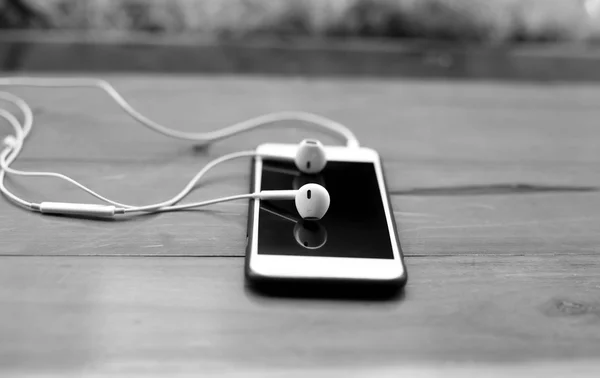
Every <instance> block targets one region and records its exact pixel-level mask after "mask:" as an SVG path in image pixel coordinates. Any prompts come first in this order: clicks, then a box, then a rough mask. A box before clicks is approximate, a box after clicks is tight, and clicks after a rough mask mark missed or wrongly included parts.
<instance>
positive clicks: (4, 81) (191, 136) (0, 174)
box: [0, 77, 359, 214]
mask: <svg viewBox="0 0 600 378" xmlns="http://www.w3.org/2000/svg"><path fill="white" fill-rule="evenodd" d="M2 85H4V86H28V87H59V88H69V87H96V88H100V89H102V90H104V91H105V92H106V93H108V95H109V96H110V97H111V98H112V99H113V100H115V102H116V103H117V104H118V105H119V106H120V107H121V108H122V109H123V110H124V111H125V112H126V113H128V114H129V115H130V116H131V117H133V118H134V119H135V120H136V121H138V122H139V123H141V124H142V125H144V126H146V127H148V128H150V129H152V130H154V131H156V132H158V133H161V134H163V135H166V136H169V137H173V138H178V139H183V140H189V141H195V142H200V143H204V144H208V143H211V142H216V141H219V140H222V139H225V138H228V137H231V136H234V135H236V134H240V133H243V132H247V131H250V130H253V129H256V128H258V127H263V126H267V125H271V124H274V123H277V122H283V121H301V122H305V123H307V124H309V125H313V126H319V127H321V128H323V129H325V130H327V131H330V132H332V133H334V134H336V135H337V136H341V137H343V138H344V139H345V140H346V144H347V146H348V147H358V146H359V143H358V140H357V139H356V137H355V136H354V134H353V133H352V132H351V131H350V130H349V129H348V128H346V127H345V126H344V125H342V124H340V123H338V122H335V121H333V120H330V119H328V118H325V117H321V116H318V115H316V114H312V113H306V112H293V111H288V112H279V113H271V114H267V115H263V116H259V117H256V118H253V119H250V120H247V121H243V122H239V123H236V124H234V125H231V126H229V127H225V128H223V129H221V130H215V131H210V132H205V133H190V132H183V131H178V130H173V129H170V128H167V127H165V126H163V125H161V124H159V123H156V122H154V121H152V120H150V119H149V118H147V117H145V116H143V115H142V114H141V113H139V112H138V111H136V110H135V109H134V108H133V107H132V106H131V105H130V104H129V103H128V102H127V101H126V100H125V99H124V98H123V97H122V96H121V95H120V94H119V93H118V92H117V91H116V90H115V88H114V87H113V86H112V85H111V84H109V83H108V82H106V81H104V80H100V79H86V78H83V79H69V78H65V79H62V78H61V79H45V78H28V77H20V78H19V77H14V78H6V77H5V78H0V86H2ZM0 100H4V101H7V102H10V103H12V104H14V105H15V106H17V107H18V108H19V110H20V111H21V112H22V113H23V123H22V124H21V123H20V122H19V121H18V119H17V118H16V117H15V116H14V115H12V114H11V113H10V112H8V111H6V110H4V109H0V118H4V119H5V120H6V121H7V122H8V123H9V124H10V125H11V126H12V127H13V129H14V131H15V135H14V136H12V135H9V136H7V137H5V138H4V140H3V145H4V148H3V150H2V151H1V152H0V191H1V192H2V193H3V194H4V195H5V196H6V197H7V198H8V199H9V200H11V201H12V202H14V203H15V204H16V205H18V206H21V207H24V208H27V209H29V210H34V211H40V204H37V203H31V202H27V201H25V200H23V199H21V198H19V197H18V196H16V195H15V194H13V193H12V192H10V191H9V190H8V189H7V188H6V186H5V185H4V178H5V175H6V173H10V174H15V175H21V176H34V177H54V178H59V179H62V180H65V181H67V182H69V183H71V184H73V185H75V186H77V187H79V188H80V189H82V190H84V191H85V192H87V193H88V194H90V195H92V196H94V197H96V198H98V199H99V200H101V201H104V202H106V203H108V204H111V205H114V206H117V207H119V208H117V209H116V211H117V213H121V214H122V213H132V212H165V211H174V210H183V209H190V208H197V207H203V206H208V205H211V204H216V203H221V202H227V201H234V200H239V199H247V198H255V196H256V194H253V193H251V194H241V195H234V196H229V197H223V198H217V199H213V200H208V201H202V202H195V203H190V204H184V205H176V204H177V203H178V202H179V201H181V200H182V199H183V198H185V197H186V196H187V195H188V194H189V193H190V192H191V191H192V190H193V188H194V186H195V185H196V184H197V183H198V182H199V181H200V179H201V178H202V177H203V176H204V175H205V174H206V173H207V172H208V171H209V170H210V169H212V168H214V167H215V166H216V165H218V164H221V163H224V162H226V161H229V160H233V159H237V158H241V157H249V156H254V155H255V151H241V152H235V153H231V154H227V155H224V156H221V157H219V158H217V159H215V160H213V161H211V162H209V163H208V164H207V165H206V166H205V167H204V168H203V169H202V170H200V172H198V173H197V174H196V175H195V176H194V178H192V180H191V181H190V182H189V183H188V184H187V185H186V186H185V188H184V189H183V190H182V191H181V192H179V193H178V194H177V195H175V196H174V197H172V198H170V199H169V200H166V201H163V202H160V203H157V204H152V205H146V206H132V205H126V204H122V203H120V202H116V201H113V200H110V199H108V198H105V197H103V196H101V195H100V194H98V193H96V192H94V191H93V190H91V189H90V188H88V187H86V186H85V185H83V184H81V183H79V182H78V181H76V180H74V179H72V178H70V177H69V176H66V175H63V174H60V173H56V172H36V171H22V170H18V169H13V168H11V167H10V165H11V164H12V163H13V162H14V161H15V160H16V158H17V156H18V155H19V154H20V152H21V150H22V148H23V145H24V143H25V140H26V139H27V137H28V136H29V133H30V132H31V129H32V127H33V112H32V110H31V108H30V107H29V105H28V104H27V102H26V101H24V100H23V99H21V98H20V97H18V96H15V95H13V94H11V93H8V92H0ZM85 206H96V205H85Z"/></svg>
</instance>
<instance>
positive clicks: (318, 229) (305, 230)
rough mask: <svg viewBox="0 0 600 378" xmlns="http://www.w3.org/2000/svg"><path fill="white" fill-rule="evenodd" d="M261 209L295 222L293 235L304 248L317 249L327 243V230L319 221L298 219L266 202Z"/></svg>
mask: <svg viewBox="0 0 600 378" xmlns="http://www.w3.org/2000/svg"><path fill="white" fill-rule="evenodd" d="M261 209H263V210H265V211H268V212H269V213H271V214H273V215H276V216H278V217H280V218H282V219H285V220H287V221H290V222H293V223H295V225H294V231H293V235H294V239H295V240H296V243H298V245H300V246H302V247H304V248H306V249H319V248H321V247H323V246H324V245H325V243H327V230H326V229H325V227H324V226H323V225H322V224H321V222H318V221H311V220H304V219H298V218H295V217H293V216H292V215H289V214H284V213H283V212H281V211H279V210H276V209H275V208H273V207H272V206H268V205H266V204H262V205H261Z"/></svg>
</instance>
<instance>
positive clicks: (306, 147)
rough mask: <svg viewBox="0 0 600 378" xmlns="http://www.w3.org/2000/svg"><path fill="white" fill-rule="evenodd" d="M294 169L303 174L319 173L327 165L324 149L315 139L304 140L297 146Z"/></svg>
mask: <svg viewBox="0 0 600 378" xmlns="http://www.w3.org/2000/svg"><path fill="white" fill-rule="evenodd" d="M294 163H296V167H297V168H298V169H299V170H300V172H303V173H310V174H314V173H319V172H321V171H322V170H323V168H325V166H326V165H327V157H326V156H325V148H324V147H323V144H321V142H319V141H318V140H316V139H304V140H303V141H302V142H300V145H299V146H298V151H296V157H295V158H294Z"/></svg>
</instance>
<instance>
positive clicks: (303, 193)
mask: <svg viewBox="0 0 600 378" xmlns="http://www.w3.org/2000/svg"><path fill="white" fill-rule="evenodd" d="M255 198H259V199H263V200H292V199H293V200H294V201H295V203H296V209H297V210H298V214H300V216H301V217H302V219H321V218H323V216H324V215H325V213H327V210H328V209H329V204H330V202H331V200H330V198H329V192H327V189H325V188H324V187H322V186H321V185H318V184H306V185H304V186H303V187H301V188H300V189H298V190H263V191H261V192H259V193H258V194H257V195H256V196H255Z"/></svg>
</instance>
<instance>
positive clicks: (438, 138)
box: [0, 76, 600, 256]
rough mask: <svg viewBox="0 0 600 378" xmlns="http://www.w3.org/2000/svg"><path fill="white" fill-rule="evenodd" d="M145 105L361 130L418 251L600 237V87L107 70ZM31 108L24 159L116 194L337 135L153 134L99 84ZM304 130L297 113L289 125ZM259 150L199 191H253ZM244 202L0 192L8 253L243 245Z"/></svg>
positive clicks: (173, 182) (26, 93)
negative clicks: (133, 212)
mask: <svg viewBox="0 0 600 378" xmlns="http://www.w3.org/2000/svg"><path fill="white" fill-rule="evenodd" d="M107 78H108V79H110V80H111V82H113V83H114V84H115V86H116V87H117V88H118V89H119V90H120V91H121V92H122V93H123V95H124V96H125V97H126V98H127V99H129V100H130V101H131V103H132V104H133V105H134V106H135V107H137V108H138V109H139V110H140V111H141V112H143V113H144V114H147V115H148V116H149V117H151V118H153V119H155V120H157V121H159V122H163V123H165V124H168V125H170V126H172V127H174V128H178V129H181V130H195V131H203V130H213V129H216V128H219V127H222V126H224V125H227V124H230V123H233V122H236V121H240V120H244V119H247V118H249V117H252V116H256V115H259V114H263V113H266V112H270V111H278V110H285V109H301V110H306V111H313V112H316V113H320V114H323V115H326V116H329V117H332V118H334V119H336V120H339V121H340V122H343V123H346V124H347V125H348V126H349V127H351V128H352V129H353V130H354V131H355V132H356V134H357V135H358V137H359V138H360V140H361V141H362V143H363V144H364V145H366V146H369V147H372V148H375V149H377V150H378V151H379V152H380V154H381V155H382V158H383V159H384V163H385V168H386V171H387V176H388V182H389V186H390V190H391V191H392V193H393V206H394V210H395V214H396V219H397V222H398V226H399V232H400V237H401V240H402V243H403V245H404V247H405V252H406V254H407V255H411V256H413V255H447V254H451V255H456V254H499V255H532V254H553V255H556V254H577V255H579V254H595V253H597V251H598V245H600V236H599V235H598V233H597V230H598V229H600V218H599V217H598V216H597V214H598V211H599V209H600V168H599V167H600V164H599V163H600V149H599V148H598V147H597V144H598V143H597V141H598V128H597V120H598V119H599V118H600V109H598V107H597V99H598V98H599V96H600V87H597V86H582V85H567V84H564V85H552V86H549V85H533V84H522V85H516V84H513V85H505V84H500V83H476V84H474V83H459V82H453V83H446V82H436V81H431V82H412V81H406V80H392V81H380V80H354V81H353V80H343V81H342V80H335V79H320V80H317V79H305V78H269V79H266V78H261V79H258V78H249V77H248V78H244V77H218V78H208V77H195V76H176V77H174V76H152V77H149V76H137V77H135V76H134V77H132V76H126V77H125V76H109V77H107ZM14 92H15V93H18V94H21V95H23V97H25V98H26V99H27V100H29V101H30V102H31V103H32V104H33V106H34V107H35V111H36V114H37V122H36V127H35V130H34V133H33V135H32V137H31V139H30V141H29V142H28V144H27V146H26V147H25V151H24V153H23V157H22V158H21V159H20V160H19V161H18V162H17V164H16V166H18V167H20V168H24V169H43V170H57V171H60V172H62V173H65V174H69V175H72V176H73V177H75V178H78V179H80V180H82V181H83V182H84V183H86V184H89V185H90V186H92V187H93V188H95V189H96V190H98V191H99V192H101V193H102V194H104V195H106V196H108V197H111V198H115V199H117V200H119V201H123V202H127V203H134V204H147V203H152V202H155V201H159V200H162V199H165V198H167V197H168V196H170V195H173V194H174V193H177V192H178V191H179V190H180V188H181V187H182V186H183V185H184V184H185V182H186V181H187V180H189V178H191V177H192V176H193V175H194V174H195V172H197V171H198V170H199V169H200V168H201V167H202V166H203V165H204V164H206V162H208V161H210V160H211V159H213V158H214V157H217V156H220V155H223V154H225V153H228V152H232V151H238V150H242V149H253V148H254V147H255V146H256V145H258V144H260V143H262V142H264V141H266V140H270V141H285V142H295V141H298V140H300V139H302V138H304V137H307V136H319V137H322V138H321V139H322V140H324V141H326V142H334V140H333V139H332V138H331V137H328V136H322V135H321V134H319V133H318V132H315V131H307V130H304V129H298V128H294V127H292V128H279V129H275V128H269V129H265V130H260V131H256V132H253V133H249V134H246V135H243V136H239V137H235V138H232V139H230V140H228V141H225V142H220V143H218V144H215V145H214V146H212V147H211V148H210V149H208V150H203V149H198V148H194V147H193V146H191V145H190V144H189V143H185V142H181V141H174V140H169V139H165V138H164V137H162V136H160V135H156V134H154V133H152V132H150V131H147V130H144V129H142V128H141V127H140V126H138V125H136V124H135V123H134V121H132V120H130V119H129V118H128V117H127V116H126V115H124V114H123V113H122V112H121V111H120V110H118V109H117V108H116V106H115V105H114V104H113V103H112V102H111V100H110V99H108V98H107V97H106V96H105V95H104V94H102V93H100V92H97V91H94V90H87V89H61V90H49V89H29V88H28V89H23V88H16V89H14ZM288 125H290V126H297V125H296V124H288ZM248 166H249V163H248V161H239V162H232V163H229V164H227V165H224V166H222V167H220V168H219V169H218V170H216V171H215V172H214V173H212V174H211V175H210V177H209V178H208V182H207V185H206V186H205V187H202V188H201V189H199V190H198V191H197V192H196V193H195V194H194V195H193V196H192V197H191V198H190V200H196V199H197V200H199V199H205V198H214V197H216V196H220V195H223V194H226V193H227V194H237V193H243V192H246V191H247V188H248V171H249V169H248ZM9 184H10V186H11V187H12V188H13V189H14V190H15V191H18V192H19V193H20V194H21V195H22V196H24V197H26V198H28V199H30V200H36V201H41V200H51V199H52V200H62V201H64V200H67V201H73V202H76V201H89V198H88V197H87V196H86V195H83V194H81V193H80V192H79V190H77V189H76V188H73V187H72V186H70V185H68V184H64V183H62V182H57V181H53V180H45V179H36V180H32V179H23V178H15V179H14V180H11V182H10V183H9ZM245 219H246V205H245V203H230V204H223V205H218V206H215V207H214V208H211V209H210V211H197V212H189V213H179V214H163V215H159V216H147V217H142V218H137V219H132V220H127V221H117V222H98V221H85V220H80V219H76V220H73V219H66V218H58V217H42V216H39V215H37V214H30V213H26V212H23V211H21V210H20V209H17V208H15V207H13V206H11V205H9V204H8V203H7V202H6V201H4V200H3V201H0V254H4V255H114V254H117V255H161V256H162V255H167V256H174V255H185V256H188V255H199V256H201V255H205V256H206V255H234V256H240V255H242V254H243V250H244V242H245V240H244V239H245V227H246V223H245V222H246V220H245Z"/></svg>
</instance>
